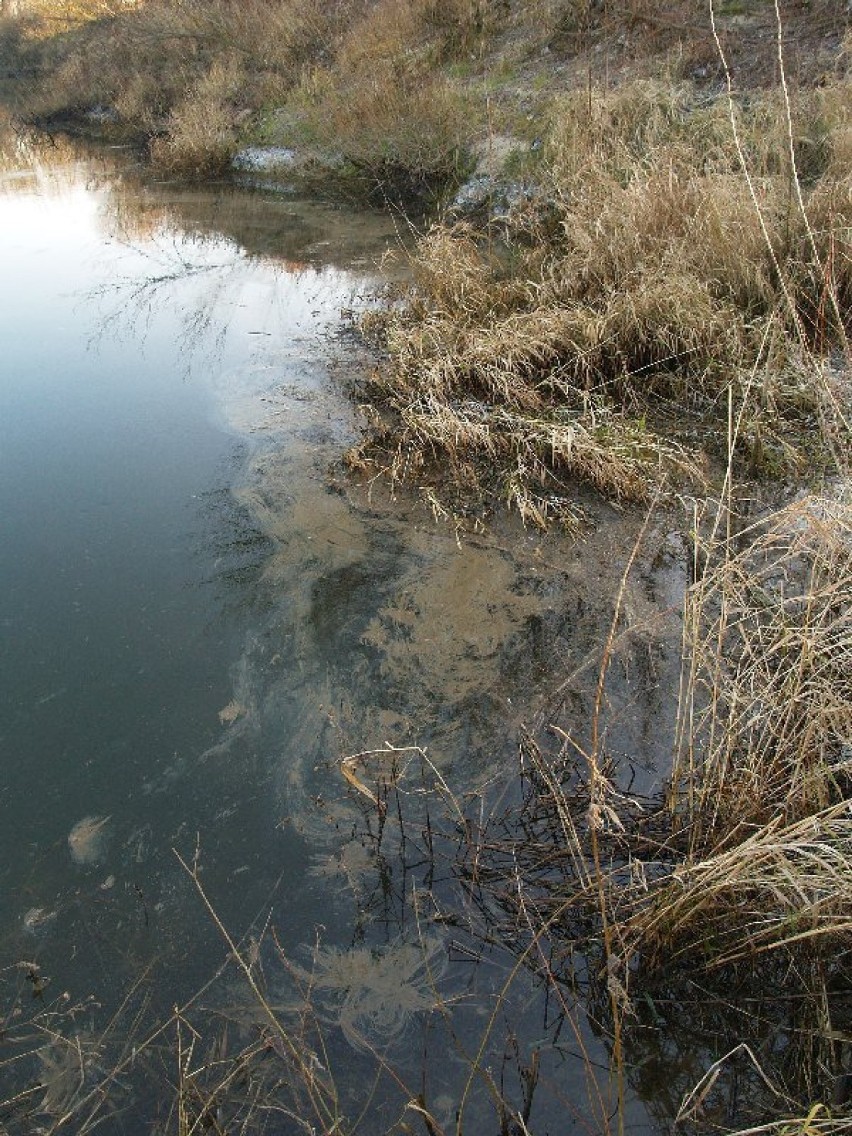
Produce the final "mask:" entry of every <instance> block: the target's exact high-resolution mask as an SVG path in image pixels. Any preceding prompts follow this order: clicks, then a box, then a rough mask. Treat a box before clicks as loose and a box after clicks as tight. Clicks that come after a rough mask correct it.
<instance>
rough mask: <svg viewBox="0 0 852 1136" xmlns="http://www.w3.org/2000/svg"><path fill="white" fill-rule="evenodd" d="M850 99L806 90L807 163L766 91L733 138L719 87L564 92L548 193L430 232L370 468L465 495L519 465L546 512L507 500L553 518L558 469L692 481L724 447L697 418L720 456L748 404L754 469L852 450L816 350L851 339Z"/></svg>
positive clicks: (637, 86) (388, 379)
mask: <svg viewBox="0 0 852 1136" xmlns="http://www.w3.org/2000/svg"><path fill="white" fill-rule="evenodd" d="M850 107H852V85H850V84H849V83H846V82H842V83H838V84H836V85H835V86H833V87H831V88H826V89H825V90H822V91H819V92H816V93H814V94H813V95H809V96H807V97H804V96H803V97H802V99H801V100H800V105H799V106H798V108H797V110H798V113H799V115H800V116H801V121H800V122H797V123H796V130H797V131H798V133H797V134H796V136H795V138H794V145H795V146H796V147H797V149H798V151H799V154H800V155H801V169H800V168H799V167H798V166H793V164H792V161H791V160H789V159H788V160H785V157H784V154H785V145H786V135H785V131H786V129H787V126H786V119H785V114H784V106H783V103H782V102H781V101H779V97H778V96H776V95H774V94H769V95H763V96H761V97H759V98H758V97H755V98H754V99H753V100H751V102H750V103H749V104H748V105H746V104H743V105H739V106H735V107H734V108H733V113H734V115H735V118H736V119H738V120H739V124H738V127H737V132H736V135H734V133H733V130H732V121H731V118H730V114H731V108H730V107H729V106H728V105H727V103H726V102H725V100H718V99H717V100H711V101H709V102H707V101H706V100H704V101H702V100H700V99H699V98H698V96H697V94H696V92H695V91H694V90H693V89H691V88H689V87H688V86H687V85H681V86H678V87H672V86H668V85H665V84H661V83H654V82H650V81H638V82H635V83H632V84H629V85H627V86H625V87H623V88H620V89H618V90H616V91H615V92H613V93H610V94H607V95H603V94H601V93H600V92H596V91H589V92H585V93H576V94H572V95H569V96H566V97H565V98H564V99H561V100H559V101H558V102H557V103H556V104H555V106H554V110H553V116H552V125H551V128H550V131H549V133H548V135H547V137H546V140H545V144H544V147H543V159H542V162H543V165H542V168H541V180H540V184H539V186H538V188H537V189H533V190H531V191H530V192H529V193H528V194H527V196H526V197H523V198H521V199H519V200H518V202H517V203H516V205H515V206H514V207H513V208H512V209H510V211H509V212H508V214H506V215H504V216H502V217H499V218H491V219H490V221H489V222H488V224H487V226H486V228H485V229H477V228H475V227H474V226H472V225H471V224H470V223H455V224H443V225H439V226H437V227H434V228H433V229H432V230H431V231H430V232H428V233H427V234H426V236H425V237H424V238H423V240H422V241H421V243H420V246H419V248H418V251H417V254H416V257H415V261H414V265H413V267H414V273H415V280H416V283H415V288H414V290H413V291H412V294H411V296H410V297H409V298H408V301H407V303H406V304H404V305H403V306H402V307H399V306H397V307H395V308H393V309H392V310H391V311H390V312H389V313H388V314H387V317H386V321H385V325H384V327H383V329H382V332H383V343H384V346H385V347H386V350H387V356H388V363H387V365H386V366H385V367H384V368H383V369H382V370H381V373H380V374H379V376H378V377H377V378H376V379H375V380H374V381H373V382H372V383H371V384H370V385H369V387H368V389H367V392H366V393H367V397H368V398H369V399H370V400H371V401H373V402H374V403H375V404H377V405H379V406H380V407H381V406H383V407H385V408H386V410H387V412H388V415H387V422H388V423H389V424H386V425H385V427H384V429H383V430H382V431H380V433H379V434H378V436H374V438H373V442H374V443H375V450H374V451H373V452H374V456H375V464H376V466H377V467H381V466H383V465H384V467H386V468H389V469H390V470H391V472H392V473H393V475H394V476H399V475H400V474H406V475H409V476H416V477H417V478H418V479H419V478H422V477H424V476H427V474H426V473H425V471H426V470H427V469H428V467H429V466H430V464H431V465H432V466H435V465H436V464H441V463H448V464H449V466H450V469H451V470H452V471H453V474H454V477H455V478H456V480H457V481H458V482H459V484H465V486H466V487H467V486H469V485H470V484H471V483H475V482H476V481H478V480H481V476H482V475H481V474H480V473H478V472H477V469H478V467H481V468H482V469H483V470H486V471H491V473H492V474H493V475H494V476H493V477H492V478H491V482H492V484H491V485H489V486H488V491H489V492H491V491H492V490H493V486H494V485H497V486H500V485H505V484H507V482H511V483H512V485H513V486H514V485H515V483H516V482H517V479H518V474H519V473H520V477H521V481H522V482H524V481H525V483H526V487H527V493H526V500H528V501H529V502H530V503H531V507H529V508H527V507H526V505H525V504H524V500H525V497H524V493H523V492H521V493H518V492H517V491H516V490H515V489H514V488H513V489H512V491H511V492H510V493H504V496H507V497H508V498H509V499H510V500H512V501H513V502H514V503H516V504H517V505H518V507H519V508H520V509H521V511H522V512H526V514H527V515H528V516H530V517H532V518H533V519H535V520H541V519H542V518H543V517H544V516H545V514H546V513H547V512H549V511H551V512H556V513H559V512H562V511H564V510H563V509H562V506H561V505H559V504H557V506H556V508H555V509H548V508H547V502H548V500H549V499H551V498H557V499H558V498H563V497H565V495H566V478H567V479H571V478H575V477H576V478H580V479H583V480H588V481H590V482H591V483H592V484H594V485H595V486H597V487H598V488H599V489H601V490H603V491H604V492H606V493H608V494H610V495H612V496H614V497H616V498H618V499H624V498H641V497H642V496H643V495H644V494H647V493H648V492H649V491H650V488H651V487H652V486H653V485H654V484H655V483H657V482H659V480H660V479H661V478H662V477H663V476H667V475H669V474H672V473H677V474H678V475H680V474H682V473H683V472H684V471H689V473H690V474H691V475H693V476H694V475H695V473H696V471H698V470H699V469H700V468H701V466H702V462H703V456H704V453H703V452H704V451H705V450H706V449H707V448H708V447H703V446H698V445H696V441H695V436H696V430H695V428H694V426H693V427H692V429H690V426H689V425H687V428H686V429H683V426H684V423H683V416H684V412H686V413H687V414H688V415H690V416H691V422H692V423H693V424H694V423H698V424H700V425H699V426H698V430H699V431H700V432H701V433H702V434H703V436H704V440H705V441H709V442H710V446H709V449H710V450H711V452H712V450H713V448H714V447H713V445H712V442H713V436H714V433H715V435H716V438H717V445H716V447H715V449H716V452H717V454H721V453H722V452H723V451H724V443H725V439H726V437H727V418H728V413H729V408H730V406H733V408H734V413H735V414H737V415H739V416H741V423H740V431H739V434H738V440H739V446H740V449H741V451H742V452H743V455H744V456H745V457H746V459H747V460H748V461H749V462H750V464H751V466H752V468H753V469H754V470H757V471H764V470H766V471H769V472H773V473H777V472H779V471H781V470H783V469H789V468H791V467H792V468H799V467H800V466H801V465H803V464H805V463H806V462H807V461H809V460H813V459H814V457H816V456H818V450H819V442H818V435H819V429H820V428H822V429H824V430H826V431H828V432H831V431H839V436H840V437H842V438H843V439H844V442H843V443H841V444H840V445H838V444H837V436H838V435H836V434H835V436H834V437H833V441H832V442H831V445H832V446H833V448H834V451H835V454H839V453H841V452H842V451H843V449H844V448H847V449H848V442H849V437H848V419H847V417H846V415H845V411H844V410H843V408H842V404H843V402H844V400H845V402H846V405H848V393H846V394H841V395H840V397H839V398H838V397H837V392H834V393H833V394H831V395H830V396H829V393H828V392H827V390H826V387H825V383H824V379H823V371H822V365H821V363H820V362H819V355H820V354H822V353H824V352H826V351H828V350H833V349H843V348H844V346H845V335H846V332H847V329H848V325H849V323H850V321H851V320H852V314H850V313H852V307H850V300H852V292H850V287H852V276H850V267H852V259H850V256H849V252H850V250H849V248H848V241H849V239H850V232H851V231H852V230H850V225H849V212H848V208H849V190H848V185H847V184H846V180H847V179H845V178H844V177H842V175H840V173H839V172H838V166H837V163H838V161H840V160H841V159H840V157H839V155H841V154H842V153H843V152H844V146H845V144H846V143H845V142H844V139H845V138H846V131H847V126H846V122H847V119H848V115H849V110H850ZM835 141H836V144H837V147H838V154H837V155H835V152H834V149H833V147H834V145H835ZM744 161H745V162H746V163H747V166H748V170H749V180H746V179H745V178H744V177H743V174H742V164H743V162H744ZM794 186H798V187H799V188H800V189H801V191H802V194H803V200H804V203H805V210H806V212H805V213H804V214H803V213H802V212H801V210H799V209H798V206H797V199H796V194H795V193H794ZM372 321H373V326H375V324H376V319H375V317H372ZM674 417H676V418H678V419H680V421H679V422H678V423H677V424H673V418H674ZM818 421H819V422H820V424H821V427H817V422H818ZM566 428H567V429H568V430H569V431H570V433H571V440H570V443H569V444H567V445H566V444H563V443H564V442H565V440H566V435H565V430H566ZM394 433H395V434H396V444H395V448H394V450H393V452H392V453H390V454H389V453H387V444H388V441H389V439H390V437H391V435H393V434H394ZM690 434H691V436H690ZM548 438H549V439H551V444H550V445H549V446H548V445H547V443H546V439H548ZM598 443H599V444H600V447H601V448H600V449H596V450H595V452H594V453H592V447H593V446H595V445H597V444H598ZM826 444H827V445H828V442H827V443H826ZM607 448H609V449H610V451H611V454H612V468H611V470H609V469H607V462H606V457H605V451H606V450H607ZM370 453H371V443H369V442H368V444H367V445H366V446H365V447H362V448H361V449H360V450H359V451H358V453H357V454H356V455H355V460H356V461H358V462H360V461H363V459H364V458H365V456H366V455H369V454H370ZM625 462H626V463H627V464H628V465H629V467H630V472H629V473H628V472H627V471H626V468H625Z"/></svg>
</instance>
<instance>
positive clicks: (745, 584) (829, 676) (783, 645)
mask: <svg viewBox="0 0 852 1136" xmlns="http://www.w3.org/2000/svg"><path fill="white" fill-rule="evenodd" d="M736 541H737V542H738V543H740V544H742V548H741V550H740V551H737V550H736V548H735V547H731V545H730V544H729V543H728V542H725V543H723V544H722V545H721V549H710V550H707V551H705V553H703V555H702V558H704V557H706V556H709V557H710V566H709V567H708V569H707V571H706V572H705V574H704V576H703V577H702V579H701V580H699V581H698V582H697V583H696V584H695V585H694V586H693V588H692V589H691V590H690V592H689V593H688V594H687V600H686V611H685V635H686V649H687V659H688V671H687V672H686V674H685V690H686V692H687V693H688V697H685V698H684V700H683V702H682V706H681V723H680V744H679V752H678V755H677V760H676V763H675V766H674V769H673V773H672V807H673V809H674V811H675V812H676V813H678V814H680V813H681V812H684V813H685V821H686V823H687V824H688V826H689V828H690V832H691V841H692V846H693V849H695V850H701V849H705V848H707V847H710V848H713V847H715V846H717V845H718V843H719V841H720V840H728V839H731V838H732V837H733V834H736V833H738V832H747V831H749V830H750V829H751V828H753V827H755V826H756V827H759V826H761V825H764V824H767V823H770V822H773V823H774V822H775V821H776V820H777V819H778V818H781V820H783V822H784V823H785V824H795V823H798V822H799V821H801V820H802V819H803V818H807V817H808V816H811V815H815V814H817V813H819V812H820V811H821V810H823V809H825V808H828V807H829V806H830V805H831V804H832V802H834V801H836V800H838V799H839V798H840V799H844V798H845V797H846V796H848V795H849V790H850V788H852V781H850V777H851V776H852V747H850V742H851V741H852V507H850V503H849V501H848V500H846V499H844V498H843V497H841V498H840V499H833V498H830V497H820V498H805V499H804V500H802V501H797V502H795V503H794V504H792V505H789V506H787V507H786V508H784V509H782V510H781V511H779V512H778V513H776V514H773V515H772V516H771V517H770V518H769V519H768V520H767V521H764V522H761V523H760V524H758V525H757V526H754V527H752V528H751V529H750V530H747V531H746V532H745V533H742V534H740V535H739V536H738V537H736Z"/></svg>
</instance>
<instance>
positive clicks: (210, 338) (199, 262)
mask: <svg viewBox="0 0 852 1136" xmlns="http://www.w3.org/2000/svg"><path fill="white" fill-rule="evenodd" d="M120 243H121V244H123V245H124V247H125V248H126V249H127V251H128V254H129V255H132V256H134V257H136V258H141V259H143V260H145V261H148V262H150V263H151V265H152V271H151V272H149V273H147V274H145V273H141V274H140V273H139V272H138V271H133V272H131V273H128V274H127V275H126V276H124V277H119V278H115V279H113V280H111V281H110V282H109V283H107V284H102V285H99V286H98V287H97V288H93V289H91V290H90V291H89V292H87V293H86V294H85V296H84V301H85V303H87V304H96V303H97V304H101V305H103V304H105V303H106V302H107V301H110V305H109V307H107V308H106V309H105V310H104V311H103V314H102V315H101V318H100V320H99V323H98V326H97V331H96V332H95V334H94V335H93V336H92V337H91V338H90V340H89V346H90V347H93V346H97V345H99V344H100V343H101V342H102V341H103V340H104V339H105V338H106V337H111V338H115V339H123V338H130V337H132V338H133V339H134V340H136V341H137V343H138V344H139V345H140V346H143V345H144V342H145V340H146V338H147V337H148V335H149V334H150V332H151V329H152V325H153V323H154V321H155V320H156V319H157V318H159V317H163V316H167V315H172V316H175V315H177V318H178V319H179V321H180V331H179V334H178V337H177V341H176V345H177V347H178V355H179V356H180V357H181V358H183V360H184V370H185V372H188V371H189V370H190V369H191V366H192V363H193V359H194V357H197V356H198V354H199V351H200V350H201V349H202V348H203V357H204V358H205V359H208V360H210V361H212V360H215V359H217V358H219V357H220V356H221V353H222V350H223V348H224V343H225V339H226V336H227V328H228V315H229V314H230V310H231V307H232V306H233V303H234V300H230V301H229V296H231V295H236V294H237V293H238V288H236V287H235V278H236V277H237V276H238V274H239V272H240V270H241V269H243V268H244V267H245V265H246V261H245V258H244V257H243V255H242V254H241V252H240V251H239V250H238V249H237V248H236V247H235V246H233V245H230V243H229V242H225V241H216V242H212V241H211V242H199V241H188V240H184V241H181V240H179V238H178V236H177V234H174V233H171V234H166V235H164V236H163V238H161V239H159V240H155V241H151V242H148V243H147V244H145V245H137V244H133V243H129V242H128V243H125V242H120ZM211 246H212V249H211ZM223 248H224V249H227V250H228V251H230V254H231V255H230V256H229V257H227V258H226V259H222V258H219V259H210V258H209V253H210V252H211V251H215V252H220V251H222V250H223ZM193 252H200V253H201V254H202V255H201V257H193V256H192V255H191V254H192V253H193ZM204 278H207V280H208V281H209V286H208V287H207V288H206V290H205V289H199V288H193V289H192V291H190V290H189V289H188V288H187V287H186V285H187V284H188V283H190V282H194V281H197V280H202V279H204ZM188 301H189V302H188Z"/></svg>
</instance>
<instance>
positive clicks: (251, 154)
mask: <svg viewBox="0 0 852 1136" xmlns="http://www.w3.org/2000/svg"><path fill="white" fill-rule="evenodd" d="M295 161H296V151H295V150H289V149H288V148H287V147H286V146H247V147H246V148H245V149H244V150H239V151H237V153H236V154H234V156H233V158H232V159H231V165H232V166H233V168H234V169H235V170H250V171H252V172H253V173H266V172H268V171H270V170H280V169H283V168H285V167H287V166H292V165H293V164H294V163H295Z"/></svg>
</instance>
